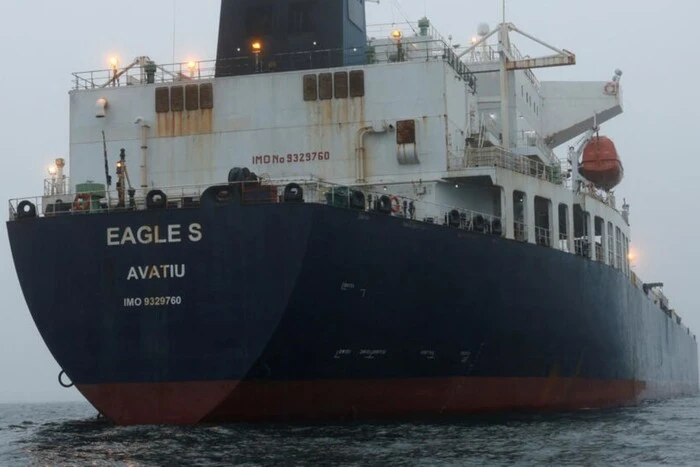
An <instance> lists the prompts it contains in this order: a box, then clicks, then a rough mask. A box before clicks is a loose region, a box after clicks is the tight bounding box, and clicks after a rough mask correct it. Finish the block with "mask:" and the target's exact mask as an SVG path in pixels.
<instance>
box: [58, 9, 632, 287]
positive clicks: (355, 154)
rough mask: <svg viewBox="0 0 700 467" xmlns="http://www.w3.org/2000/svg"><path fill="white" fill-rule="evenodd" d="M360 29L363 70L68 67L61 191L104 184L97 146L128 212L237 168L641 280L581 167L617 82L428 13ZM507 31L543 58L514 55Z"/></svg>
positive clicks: (611, 211)
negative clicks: (130, 199)
mask: <svg viewBox="0 0 700 467" xmlns="http://www.w3.org/2000/svg"><path fill="white" fill-rule="evenodd" d="M369 30H370V34H369V35H370V37H369V41H368V43H369V47H368V50H367V60H366V62H367V63H366V64H365V65H362V66H351V67H344V68H330V69H313V70H303V71H290V72H280V73H275V72H272V73H270V72H265V73H257V74H250V75H245V76H233V77H224V78H214V64H213V62H197V63H193V62H190V63H188V64H177V65H159V64H156V63H154V62H152V61H151V60H150V59H149V58H148V57H139V58H137V59H136V60H135V61H134V62H133V63H132V64H131V65H130V66H129V67H126V68H124V69H117V68H116V67H114V68H113V69H110V70H105V71H102V72H87V73H76V74H75V76H74V77H75V88H74V89H73V91H72V92H71V94H70V118H71V123H70V158H69V164H70V181H71V186H70V191H71V192H76V187H77V186H78V185H79V184H83V183H85V182H98V183H104V181H105V180H106V174H105V158H104V154H105V148H106V153H107V159H108V160H107V166H108V167H109V168H110V170H111V167H114V166H115V164H116V163H117V162H118V158H119V154H120V150H121V149H124V150H125V154H126V157H127V159H126V161H127V164H128V166H129V169H130V175H131V179H130V181H131V185H133V187H134V188H135V190H136V200H137V205H138V206H140V205H142V204H143V199H144V197H145V194H146V193H147V192H148V191H149V190H152V189H161V190H163V191H165V192H166V193H167V192H168V190H180V191H183V192H184V189H183V188H181V187H193V186H207V185H211V184H217V183H222V182H223V183H225V182H226V177H227V174H228V172H229V170H230V169H231V168H233V167H247V168H248V169H250V170H251V171H252V172H255V173H256V174H257V175H258V176H259V177H261V178H263V179H265V180H270V181H272V182H275V181H277V182H280V183H282V182H284V181H289V180H296V181H305V182H308V183H317V186H320V184H329V185H330V184H333V185H343V186H351V187H353V188H355V189H360V190H362V191H364V192H365V193H366V194H367V195H371V194H375V199H376V198H377V197H379V196H382V195H390V196H392V202H394V203H395V204H394V206H395V209H394V211H393V213H392V215H395V216H406V217H411V218H413V219H416V220H423V221H428V222H433V223H440V224H443V223H444V224H448V225H453V226H455V227H461V228H466V229H472V230H479V231H483V232H485V233H490V234H496V235H503V236H505V237H507V238H509V239H512V240H517V241H522V242H530V243H535V244H539V245H541V246H542V247H545V248H554V249H558V250H561V251H564V252H568V253H572V254H579V255H583V256H587V257H589V258H590V259H591V260H593V261H599V262H603V263H605V264H608V265H610V266H612V267H615V268H618V269H620V270H622V271H623V272H624V273H625V274H627V275H630V276H632V280H633V282H639V281H638V280H637V279H636V277H634V275H633V274H632V273H631V271H630V265H629V261H628V254H629V238H630V232H629V225H628V212H627V211H626V210H625V211H620V210H618V209H617V205H616V201H615V197H614V194H613V193H612V192H604V191H601V190H598V189H596V188H595V187H594V186H593V185H592V184H591V183H588V182H587V181H586V180H584V179H583V178H582V177H581V176H580V175H578V170H577V169H578V161H579V157H580V155H581V151H582V149H583V147H584V145H585V144H586V142H587V141H588V138H590V137H591V135H593V134H594V132H595V131H597V128H598V126H599V125H600V124H602V123H604V122H605V121H607V120H609V119H611V118H613V117H615V116H616V115H619V114H620V113H621V112H622V102H621V88H620V76H621V72H619V71H615V72H614V74H613V73H611V76H612V79H608V80H601V81H599V82H547V81H543V82H541V81H539V80H538V79H537V78H536V77H535V75H534V73H533V71H532V70H533V69H536V68H539V67H548V66H562V65H571V64H574V63H575V56H574V55H573V54H572V53H571V52H568V51H566V50H560V49H557V48H554V47H551V46H549V45H547V44H546V43H544V42H542V41H540V40H539V39H537V38H534V37H532V36H530V35H528V34H526V33H524V32H522V31H520V30H518V29H517V28H516V27H515V26H513V25H512V24H508V23H505V24H501V25H499V26H498V27H497V28H496V29H494V30H493V31H489V30H488V28H487V27H485V26H481V27H480V30H479V34H480V35H479V37H478V38H476V39H475V40H474V41H473V44H471V46H470V47H468V48H464V47H460V46H455V45H452V44H451V40H445V39H444V38H442V36H440V35H439V34H437V33H436V32H435V31H434V30H433V29H432V27H431V26H430V23H429V22H428V21H427V19H426V18H423V19H421V20H420V21H419V23H418V24H417V25H411V26H410V27H408V28H406V29H404V30H396V29H394V30H388V28H376V29H374V30H373V29H371V28H370V29H369ZM512 33H519V34H520V35H521V36H522V37H524V38H525V39H526V40H534V41H535V42H538V43H539V44H541V45H544V46H546V47H549V48H550V49H551V50H552V55H550V56H546V57H539V58H529V57H523V56H522V54H521V53H520V52H519V51H518V49H517V48H516V47H515V46H514V45H513V44H512V43H511V35H513V34H512ZM103 132H104V136H103ZM103 138H104V140H103ZM577 138H579V139H580V140H579V141H576V139H577ZM572 141H573V143H572ZM565 144H571V146H570V147H566V146H564V150H563V154H561V155H559V156H558V155H557V154H555V152H554V149H556V148H559V147H561V146H563V145H565ZM559 157H562V158H563V159H561V160H560V158H559ZM176 187H177V188H176ZM111 189H112V190H113V188H111ZM108 191H109V190H108ZM47 194H48V193H47ZM319 196H322V193H319ZM113 198H115V196H114V195H113ZM370 199H371V198H370ZM407 200H409V201H410V203H411V204H410V209H408V210H407V209H406V203H403V202H404V201H407ZM402 203H403V209H402V208H401V206H402ZM370 206H371V205H370ZM625 209H627V207H626V208H625ZM477 218H478V219H477ZM640 284H641V283H640ZM640 284H638V285H640ZM640 286H641V285H640Z"/></svg>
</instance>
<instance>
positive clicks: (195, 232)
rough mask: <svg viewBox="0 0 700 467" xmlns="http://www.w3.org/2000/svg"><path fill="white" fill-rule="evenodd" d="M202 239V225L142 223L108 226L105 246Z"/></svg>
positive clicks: (154, 243) (193, 241)
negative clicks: (135, 226)
mask: <svg viewBox="0 0 700 467" xmlns="http://www.w3.org/2000/svg"><path fill="white" fill-rule="evenodd" d="M201 240H202V225H201V224H198V223H194V224H190V225H188V226H186V228H185V229H183V226H182V225H180V224H169V225H166V226H160V225H153V226H151V225H142V226H141V227H137V228H131V227H110V228H108V229H107V246H122V245H160V244H165V243H181V242H183V241H189V242H192V243H197V242H199V241H201Z"/></svg>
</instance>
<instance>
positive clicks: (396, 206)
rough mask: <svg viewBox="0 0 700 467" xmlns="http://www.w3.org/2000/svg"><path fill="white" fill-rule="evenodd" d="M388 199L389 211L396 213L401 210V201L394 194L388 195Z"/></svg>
mask: <svg viewBox="0 0 700 467" xmlns="http://www.w3.org/2000/svg"><path fill="white" fill-rule="evenodd" d="M389 199H390V200H391V212H393V213H394V214H396V213H397V212H399V211H400V210H401V201H399V198H397V197H396V196H394V195H391V196H389Z"/></svg>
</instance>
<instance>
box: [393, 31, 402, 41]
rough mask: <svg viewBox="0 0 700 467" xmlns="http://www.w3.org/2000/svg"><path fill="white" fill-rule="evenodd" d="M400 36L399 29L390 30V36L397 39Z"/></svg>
mask: <svg viewBox="0 0 700 467" xmlns="http://www.w3.org/2000/svg"><path fill="white" fill-rule="evenodd" d="M401 36H402V34H401V31H399V30H398V29H394V30H393V31H391V37H393V38H394V39H396V40H399V39H401Z"/></svg>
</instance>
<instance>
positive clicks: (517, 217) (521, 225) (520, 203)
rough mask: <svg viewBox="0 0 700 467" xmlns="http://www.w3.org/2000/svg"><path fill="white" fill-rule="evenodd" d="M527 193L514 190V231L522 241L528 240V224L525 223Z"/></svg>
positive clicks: (517, 238)
mask: <svg viewBox="0 0 700 467" xmlns="http://www.w3.org/2000/svg"><path fill="white" fill-rule="evenodd" d="M526 199H527V195H526V194H525V193H523V192H522V191H518V190H515V191H514V192H513V232H514V235H515V239H516V240H518V241H521V242H526V241H527V224H526V223H525V209H526V206H527V202H526Z"/></svg>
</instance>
